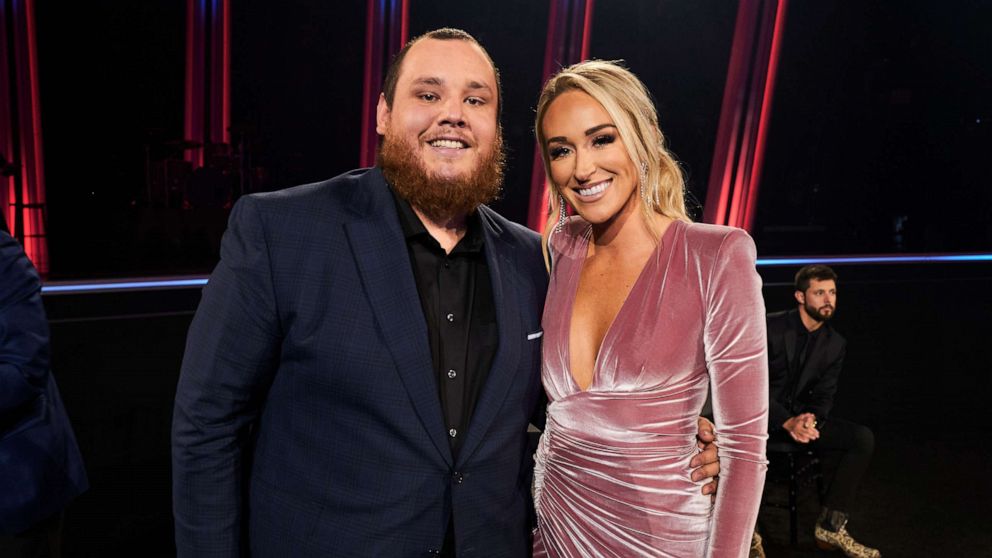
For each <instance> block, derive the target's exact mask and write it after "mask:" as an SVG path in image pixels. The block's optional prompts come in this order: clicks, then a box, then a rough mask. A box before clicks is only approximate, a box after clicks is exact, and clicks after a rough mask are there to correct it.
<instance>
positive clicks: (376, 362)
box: [173, 29, 719, 558]
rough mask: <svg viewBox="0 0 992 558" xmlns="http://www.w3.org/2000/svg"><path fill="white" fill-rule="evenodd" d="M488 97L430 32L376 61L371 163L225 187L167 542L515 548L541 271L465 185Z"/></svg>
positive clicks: (497, 139)
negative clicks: (304, 177) (273, 185)
mask: <svg viewBox="0 0 992 558" xmlns="http://www.w3.org/2000/svg"><path fill="white" fill-rule="evenodd" d="M500 102H501V98H500V84H499V75H498V73H497V71H496V68H495V66H494V65H493V63H492V60H491V59H490V58H489V55H488V54H487V53H486V51H485V50H484V49H483V48H482V47H481V46H480V45H479V44H478V42H476V41H475V39H474V38H472V37H471V36H470V35H468V34H467V33H465V32H464V31H459V30H455V29H440V30H436V31H432V32H430V33H427V34H426V35H423V36H421V37H418V38H417V39H414V40H413V41H411V42H410V43H409V44H408V45H406V46H405V47H404V48H403V49H402V50H401V51H400V52H399V54H397V56H396V58H395V59H394V61H393V63H392V65H391V66H390V68H389V71H388V72H387V75H386V79H385V81H384V84H383V93H382V95H381V96H380V99H379V104H378V109H377V131H378V132H379V134H381V135H382V136H383V139H382V145H381V147H380V151H379V158H378V165H377V166H376V167H374V168H371V169H360V170H356V171H352V172H349V173H346V174H343V175H341V176H338V177H336V178H333V179H331V180H328V181H325V182H321V183H317V184H310V185H305V186H299V187H296V188H290V189H287V190H283V191H279V192H273V193H267V194H258V195H251V196H247V197H244V198H242V199H241V200H239V202H238V203H237V204H236V205H235V207H234V209H233V210H232V213H231V218H230V224H229V227H228V231H227V232H226V234H225V236H224V241H223V244H222V248H221V261H220V263H219V264H218V265H217V268H216V269H215V270H214V272H213V275H211V278H210V281H209V284H208V285H207V287H206V288H205V289H204V293H203V299H202V302H201V303H200V307H199V309H198V310H197V313H196V317H195V318H194V320H193V323H192V325H191V327H190V332H189V336H188V340H187V346H186V354H185V357H184V359H183V368H182V373H181V377H180V380H179V386H178V391H177V394H176V405H175V413H174V423H173V469H174V474H173V498H174V508H175V509H174V512H175V519H176V546H177V549H178V554H179V556H197V557H199V556H241V555H247V554H249V553H250V554H251V555H252V556H256V557H258V556H263V557H265V556H279V557H282V556H294V557H296V556H311V555H313V556H338V557H342V556H389V557H405V556H411V557H412V556H455V555H457V556H458V557H459V558H465V557H471V556H485V557H497V556H507V557H510V556H512V557H522V556H528V555H529V554H530V544H531V543H530V522H531V515H530V513H529V510H530V507H531V498H530V478H531V468H532V462H531V459H530V455H529V454H530V452H529V451H528V437H527V427H528V424H529V423H531V422H534V423H539V422H540V418H539V417H540V415H541V410H542V408H541V400H542V396H543V389H542V387H541V384H540V374H539V370H540V360H541V335H542V331H541V312H542V308H543V305H544V295H545V290H546V288H547V274H546V272H545V268H544V262H543V258H542V256H541V247H540V240H539V237H538V235H537V234H536V233H534V232H533V231H530V230H527V229H526V228H524V227H522V226H520V225H516V224H514V223H511V222H509V221H507V220H506V219H504V218H502V217H500V216H499V215H497V214H496V213H494V212H493V211H492V210H490V209H489V208H488V207H486V206H485V205H484V204H485V203H486V202H488V201H490V200H492V199H493V198H495V197H496V196H497V195H498V194H499V191H500V185H501V180H502V176H503V159H504V157H503V150H502V139H501V131H500V125H499V112H500V110H499V106H500ZM701 428H703V427H702V426H701ZM715 461H716V456H715V449H708V450H706V451H704V452H703V453H701V454H700V455H699V456H697V461H696V463H697V464H699V463H703V464H705V465H704V466H703V467H700V469H699V470H696V471H694V473H693V475H694V476H693V478H695V479H697V480H698V479H700V478H703V477H712V476H713V475H714V474H715V473H716V472H717V471H718V469H719V466H718V465H717V464H716V463H714V462H715ZM694 466H695V465H694ZM713 490H715V485H714V484H713V483H710V484H709V485H707V488H706V491H713ZM704 493H705V491H704Z"/></svg>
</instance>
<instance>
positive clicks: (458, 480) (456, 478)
mask: <svg viewBox="0 0 992 558" xmlns="http://www.w3.org/2000/svg"><path fill="white" fill-rule="evenodd" d="M451 478H452V480H454V481H455V484H461V483H462V482H464V481H465V476H464V475H462V474H461V473H459V472H455V473H454V474H453V475H451Z"/></svg>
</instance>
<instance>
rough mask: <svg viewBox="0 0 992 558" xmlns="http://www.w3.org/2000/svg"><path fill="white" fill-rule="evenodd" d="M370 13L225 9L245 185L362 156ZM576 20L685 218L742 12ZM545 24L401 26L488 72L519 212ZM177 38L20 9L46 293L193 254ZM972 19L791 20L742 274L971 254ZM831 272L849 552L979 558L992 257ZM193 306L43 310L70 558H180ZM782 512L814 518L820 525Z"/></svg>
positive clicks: (354, 7)
mask: <svg viewBox="0 0 992 558" xmlns="http://www.w3.org/2000/svg"><path fill="white" fill-rule="evenodd" d="M365 9H366V3H365V2H362V1H353V2H327V1H325V0H286V1H283V2H278V3H276V2H261V1H259V0H238V1H234V2H232V14H231V55H232V56H231V69H232V77H231V104H232V118H231V120H232V130H231V132H232V143H233V144H236V147H237V148H238V149H240V150H241V151H240V152H241V153H242V155H243V160H244V165H243V166H242V167H241V172H242V174H243V176H242V177H241V178H242V179H245V178H249V179H250V182H251V184H252V191H262V190H275V189H280V188H284V187H288V186H292V185H296V184H301V183H306V182H311V181H316V180H323V179H326V178H329V177H332V176H334V175H336V174H339V173H341V172H344V171H347V170H349V169H352V168H355V167H356V166H358V164H359V153H360V151H359V150H360V145H359V138H360V136H361V129H360V126H361V122H360V118H361V104H362V99H361V96H362V76H363V62H364V58H363V57H364V41H365ZM594 13H595V17H594V20H593V26H592V35H591V48H590V51H591V54H592V56H594V57H599V58H606V59H617V58H622V59H624V60H626V61H627V63H628V65H629V66H630V67H631V69H632V70H634V72H636V73H637V74H638V75H639V76H641V77H642V78H643V79H644V81H645V82H646V83H647V85H648V86H649V88H650V89H651V91H652V92H653V94H654V96H655V99H656V102H657V106H658V109H659V113H660V116H661V123H662V127H663V129H664V130H665V133H666V135H667V136H668V138H669V142H670V145H671V147H672V148H673V150H674V151H675V153H676V154H677V156H678V157H679V159H680V160H681V161H682V164H683V166H684V168H685V170H686V172H687V174H688V177H689V190H690V191H691V193H692V194H693V196H694V197H695V198H696V199H697V200H705V199H706V194H707V191H706V190H707V184H708V183H709V180H710V165H711V161H712V158H713V154H714V146H715V144H716V132H717V128H718V125H719V119H720V110H721V101H722V98H723V89H724V84H725V80H726V75H727V69H728V61H729V54H730V49H731V40H732V35H733V31H734V23H735V19H736V17H737V4H736V3H734V2H726V1H723V0H702V1H695V0H694V1H684V0H660V1H659V0H624V1H608V0H601V1H600V2H597V3H595V12H594ZM548 17H549V3H548V2H545V1H533V0H506V1H503V2H475V1H464V0H462V1H445V2H440V1H434V2H429V1H425V0H411V2H410V33H411V36H412V35H416V34H418V33H421V32H423V31H426V30H428V29H432V28H436V27H440V26H454V27H461V28H464V29H466V30H468V31H469V32H471V33H473V34H474V35H475V36H476V37H478V38H479V39H480V41H481V42H483V44H485V45H486V47H487V48H488V49H489V51H490V53H491V54H492V56H493V58H494V59H495V61H496V63H497V64H498V65H499V66H500V68H501V72H502V76H503V84H504V88H505V91H504V117H503V124H504V131H505V134H506V139H507V146H508V149H509V164H510V167H509V169H508V174H507V181H506V184H505V189H504V196H503V198H502V199H501V200H499V201H498V202H497V203H496V204H495V206H496V208H497V209H498V210H499V211H501V212H503V213H504V214H505V215H507V216H508V217H509V218H511V219H513V220H516V221H520V222H523V221H525V220H526V216H527V204H528V194H529V190H530V177H531V172H532V167H531V165H532V163H533V158H534V142H533V135H532V126H533V108H534V104H535V102H536V98H537V94H538V91H539V89H540V85H541V78H542V76H541V72H542V61H543V56H544V44H545V34H546V31H547V20H548ZM184 22H185V2H175V1H173V0H143V1H141V2H119V1H113V0H93V1H89V2H75V3H64V2H63V3H54V2H38V3H37V39H38V66H39V73H40V93H41V106H42V125H43V132H44V135H43V140H44V144H43V147H44V153H45V173H46V184H47V202H48V208H47V211H48V213H47V216H48V231H47V232H48V243H49V249H50V256H51V258H50V260H51V272H50V276H49V278H50V279H78V278H96V277H133V276H148V275H169V274H190V273H207V272H209V271H210V270H211V269H212V267H213V265H214V264H215V262H216V259H217V254H218V247H219V242H220V237H221V234H222V233H223V230H224V228H225V226H226V218H227V214H228V211H229V206H230V202H231V201H233V199H232V198H233V196H231V195H229V194H224V192H221V193H220V194H217V195H215V194H214V193H211V192H212V191H211V192H207V191H204V192H200V193H197V194H195V195H193V196H192V197H191V199H192V200H193V202H192V203H187V202H188V201H189V200H186V201H184V200H183V199H182V197H181V196H180V197H176V196H175V195H173V194H174V193H175V192H176V191H177V190H176V188H179V187H180V186H182V185H185V186H183V187H188V186H190V185H191V184H194V183H193V180H194V177H192V176H190V175H189V174H184V171H183V170H182V169H181V168H180V167H181V166H180V165H176V164H175V161H176V160H177V159H178V158H181V156H182V153H183V148H184V146H183V144H182V140H183V139H184V138H183V137H182V136H183V83H184V81H183V80H184V63H185V62H184V59H185V36H184V33H185V31H184V30H185V23H184ZM989 22H992V3H987V2H977V1H967V0H958V1H952V2H942V3H937V2H933V1H924V0H905V1H895V0H891V1H879V0H866V1H859V2H844V1H842V0H820V1H817V2H810V1H792V2H790V3H789V8H788V15H787V18H786V23H785V27H784V36H783V43H782V51H781V52H782V54H781V59H780V66H779V70H778V76H777V81H776V85H775V89H774V103H773V112H772V117H771V120H770V128H769V135H768V146H767V152H766V159H765V165H764V174H763V180H762V182H761V190H760V195H759V198H758V208H757V216H756V221H755V227H754V229H753V230H752V235H753V236H754V237H755V240H756V242H757V245H758V250H759V255H760V256H763V257H765V256H782V255H795V254H806V255H811V254H850V253H913V252H949V253H957V252H992V218H990V216H992V183H990V173H989V171H988V170H987V165H986V163H985V159H984V157H986V156H988V154H989V153H990V152H992V133H990V126H992V56H989V53H992V34H990V33H988V31H987V28H988V25H989ZM221 162H222V163H223V161H221ZM201 179H203V177H202V176H200V177H198V178H197V180H201ZM196 184H201V185H202V182H197V183H196ZM177 185H178V186H177ZM159 188H160V189H162V191H163V192H166V193H165V194H163V196H160V197H156V196H152V195H149V191H150V190H152V189H159ZM156 191H158V190H156ZM699 214H701V213H699ZM760 271H761V273H762V275H763V276H764V278H765V281H766V287H765V295H766V301H767V307H768V309H769V310H778V309H784V308H786V307H788V306H789V304H790V303H789V301H790V300H791V292H790V291H791V288H790V287H788V286H787V283H788V281H789V279H790V276H791V274H792V273H793V272H794V271H795V269H794V268H777V267H763V268H761V269H760ZM838 271H839V272H840V273H841V283H840V300H839V313H838V318H837V322H836V324H837V328H838V329H839V330H840V331H841V332H842V333H843V334H844V335H845V336H846V337H847V338H848V341H849V354H848V362H847V366H846V369H845V371H844V373H843V376H842V381H841V388H840V395H839V398H838V404H837V409H836V413H837V414H838V415H840V416H845V417H847V418H850V419H853V420H858V421H863V422H864V423H865V424H868V425H869V426H871V427H872V428H873V429H874V430H875V432H876V435H877V454H876V458H875V460H874V463H873V465H872V467H871V469H870V472H869V477H868V479H867V480H866V482H865V484H864V487H863V490H862V494H861V498H860V501H861V506H860V510H859V511H858V513H856V514H855V517H854V519H853V520H852V527H854V528H855V529H856V531H855V534H856V535H860V536H862V538H864V539H865V540H866V542H869V543H876V544H878V545H879V546H881V547H882V549H883V552H884V554H885V555H886V556H931V555H933V554H934V553H936V552H938V551H939V552H940V553H944V554H948V555H957V556H979V555H985V554H988V552H989V550H988V549H989V548H992V537H990V535H989V534H988V532H987V525H989V524H992V515H990V513H989V511H988V505H987V503H988V502H989V501H990V499H992V483H990V480H989V477H988V475H987V472H986V471H988V470H989V468H990V450H989V449H988V446H987V444H986V443H985V441H986V440H987V438H988V435H987V434H986V433H985V422H986V420H984V418H985V417H984V410H985V408H986V406H987V404H988V401H989V400H990V397H992V393H990V379H989V378H990V372H992V344H990V343H989V342H988V341H989V335H988V333H987V327H986V324H985V321H986V319H985V318H986V315H987V314H988V312H989V310H988V309H989V308H992V288H990V287H992V267H990V265H989V264H988V263H985V264H981V263H975V264H935V265H901V266H860V267H859V266H853V267H852V266H843V267H839V268H838ZM198 300H199V290H198V289H177V290H170V291H147V292H135V293H109V294H88V295H57V296H56V295H48V296H46V298H45V303H46V306H47V308H48V310H49V315H50V318H51V319H52V340H53V363H54V370H55V374H56V377H57V378H58V381H59V383H60V386H61V388H62V392H63V399H64V400H65V404H66V407H67V408H68V411H69V413H70V415H71V417H72V419H73V423H74V426H75V428H76V431H77V433H78V437H79V442H80V446H81V448H82V451H83V453H84V457H85V459H86V462H87V466H88V469H89V472H90V478H91V484H92V489H91V490H90V491H89V492H88V493H87V494H85V495H84V496H82V497H81V498H80V499H79V500H78V501H77V502H76V503H74V504H73V505H72V507H71V508H70V509H69V512H68V516H67V521H66V549H65V550H66V554H67V555H68V556H103V555H140V556H169V555H170V554H174V550H173V546H172V519H171V505H170V492H169V491H170V482H171V481H170V473H169V425H170V421H171V409H172V399H173V396H174V390H175V385H176V380H177V376H178V370H179V364H180V360H181V357H182V350H183V344H184V340H185V335H186V328H187V327H188V325H189V321H190V319H191V317H192V312H193V311H194V309H195V308H196V304H197V302H198ZM814 507H815V506H814ZM804 510H805V511H804V513H805V514H806V517H804V522H805V525H810V524H811V523H812V517H809V514H810V513H815V509H813V510H812V511H810V509H809V506H807V507H806V508H804ZM762 522H763V524H764V525H767V526H768V531H769V535H770V538H771V539H772V543H773V548H772V551H771V552H770V556H773V557H774V556H787V555H795V556H805V555H810V556H812V555H814V552H813V551H812V550H811V548H810V547H811V542H810V540H809V538H808V535H809V534H808V533H806V534H805V535H804V536H805V537H806V538H805V539H803V540H802V541H801V543H802V544H801V546H802V548H801V549H799V550H793V551H791V552H790V551H786V550H784V549H782V548H780V547H779V546H777V545H776V543H782V542H783V541H784V539H785V537H786V534H785V532H784V529H783V527H782V526H783V522H782V518H781V515H780V514H779V515H776V512H769V513H763V514H762ZM938 549H939V550H938ZM159 550H161V552H159Z"/></svg>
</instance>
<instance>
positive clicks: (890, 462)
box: [46, 266, 992, 558]
mask: <svg viewBox="0 0 992 558" xmlns="http://www.w3.org/2000/svg"><path fill="white" fill-rule="evenodd" d="M790 271H791V270H790ZM840 272H841V294H840V300H839V303H838V315H837V322H836V327H837V329H838V330H839V331H841V332H842V333H843V334H844V335H845V337H847V339H848V355H847V361H846V363H845V369H844V372H843V374H842V376H841V384H840V392H839V394H838V397H837V402H836V407H835V415H836V416H842V417H844V418H847V419H850V420H854V421H858V422H861V423H863V424H865V425H867V426H869V427H870V428H872V429H873V430H874V432H875V435H876V452H875V458H874V461H873V463H872V465H871V467H870V469H869V471H868V475H867V478H866V479H865V480H864V482H863V485H862V488H861V491H860V494H859V497H858V509H857V510H855V511H854V512H853V514H852V518H851V521H850V524H849V527H850V531H851V533H852V534H853V535H854V536H855V537H856V538H858V539H859V540H862V541H863V542H865V543H867V544H870V545H872V546H876V547H878V548H879V549H881V550H882V554H883V556H885V557H887V558H890V557H915V556H920V557H924V556H928V557H929V556H948V557H950V556H954V557H958V556H969V557H970V556H992V504H990V502H992V481H990V479H989V474H988V472H989V471H992V459H990V457H992V455H990V453H992V449H990V446H989V445H988V442H989V435H988V433H987V428H988V426H987V425H988V423H989V420H988V418H987V417H986V415H987V413H986V409H987V408H988V406H989V401H992V389H990V386H992V342H990V341H992V336H990V335H989V334H988V328H987V324H986V321H987V316H988V314H989V311H988V309H990V308H992V288H990V287H992V278H990V277H989V275H992V270H987V269H978V270H977V271H976V270H975V269H971V270H964V271H961V268H951V267H950V266H948V267H946V268H937V267H930V268H926V269H922V270H921V269H918V268H908V267H904V268H895V267H890V268H886V269H882V270H877V269H875V270H864V269H861V270H859V269H853V268H845V269H842V270H840ZM783 274H784V271H783V272H776V271H774V270H762V275H763V276H764V277H765V281H766V288H765V297H766V304H767V307H768V310H769V311H772V310H778V309H782V308H786V307H787V306H788V301H789V296H790V292H789V289H788V287H785V286H783V285H781V284H780V283H777V281H780V276H782V275H783ZM197 300H198V293H196V292H195V291H193V292H189V291H187V292H183V293H148V294H145V295H130V296H122V295H112V294H104V295H88V298H85V299H83V298H81V297H76V298H75V299H74V298H68V297H61V298H60V297H46V307H47V308H48V311H49V317H50V319H52V320H53V324H52V340H53V367H54V370H55V374H56V378H57V379H58V381H59V384H60V387H61V389H62V393H63V399H64V400H65V404H66V407H67V410H68V411H69V413H70V416H71V418H72V420H73V424H74V428H75V430H76V432H77V434H78V438H79V443H80V447H81V449H82V452H83V455H84V459H85V460H86V463H87V468H88V470H89V474H90V480H91V485H92V488H91V490H90V491H89V492H88V493H86V494H85V495H83V496H82V497H81V498H79V499H78V500H77V501H76V502H75V503H74V504H73V505H72V506H71V507H70V508H69V510H68V512H67V516H66V523H65V555H66V556H67V557H69V558H72V557H90V556H142V557H149V558H156V557H159V556H163V557H164V556H173V555H174V554H175V552H174V548H173V543H172V516H171V505H170V482H171V481H170V472H169V425H170V422H171V409H172V398H173V394H174V390H175V384H176V379H177V377H178V369H179V363H180V361H181V357H182V348H183V344H184V339H185V331H186V328H187V327H188V324H189V320H190V317H191V311H192V309H193V308H195V306H196V302H197ZM101 316H102V318H101ZM94 318H99V319H94ZM776 490H779V491H781V490H782V489H781V488H780V487H776ZM783 496H784V495H783ZM817 512H818V504H817V501H816V495H815V493H814V491H812V490H807V491H806V492H805V493H804V494H803V499H802V505H801V514H800V525H801V528H800V540H799V545H798V547H797V548H790V547H789V545H788V526H787V520H786V518H787V515H786V512H785V511H780V510H775V509H764V510H763V511H762V514H761V516H760V520H759V526H760V529H761V531H762V533H763V535H764V536H765V538H766V541H767V542H768V544H767V546H766V550H767V551H768V556H770V557H772V558H776V557H782V556H818V555H823V556H830V555H833V556H838V555H837V554H830V553H823V552H820V551H818V550H816V549H815V548H814V546H813V541H812V525H813V521H814V519H815V517H816V515H817Z"/></svg>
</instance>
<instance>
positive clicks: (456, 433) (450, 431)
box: [448, 428, 458, 438]
mask: <svg viewBox="0 0 992 558" xmlns="http://www.w3.org/2000/svg"><path fill="white" fill-rule="evenodd" d="M457 435H458V431H457V430H455V429H454V428H452V429H451V430H448V436H451V437H452V438H454V437H455V436H457Z"/></svg>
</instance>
